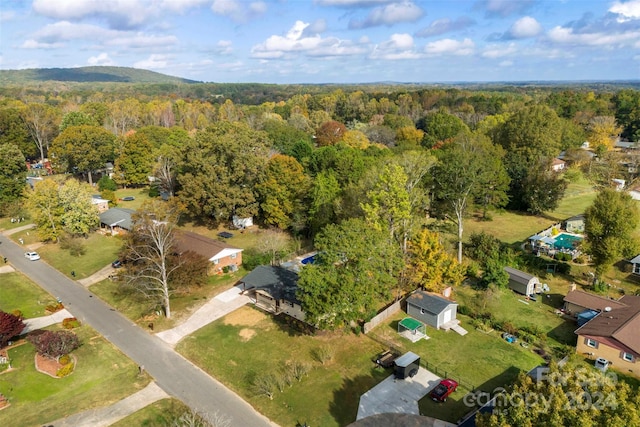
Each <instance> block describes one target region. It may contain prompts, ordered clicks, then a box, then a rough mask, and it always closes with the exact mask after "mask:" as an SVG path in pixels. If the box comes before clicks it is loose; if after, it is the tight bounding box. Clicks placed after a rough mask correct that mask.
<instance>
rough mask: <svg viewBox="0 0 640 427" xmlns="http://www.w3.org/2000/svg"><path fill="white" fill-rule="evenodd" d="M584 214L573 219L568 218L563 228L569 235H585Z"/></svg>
mask: <svg viewBox="0 0 640 427" xmlns="http://www.w3.org/2000/svg"><path fill="white" fill-rule="evenodd" d="M584 221H585V218H584V214H579V215H575V216H572V217H571V218H567V219H565V220H564V221H563V223H562V228H564V229H565V230H567V231H568V232H569V233H578V234H581V233H584Z"/></svg>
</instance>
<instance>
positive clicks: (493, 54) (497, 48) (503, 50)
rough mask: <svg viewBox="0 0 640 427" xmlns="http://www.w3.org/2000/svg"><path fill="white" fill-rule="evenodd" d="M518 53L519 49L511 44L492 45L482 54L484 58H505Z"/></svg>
mask: <svg viewBox="0 0 640 427" xmlns="http://www.w3.org/2000/svg"><path fill="white" fill-rule="evenodd" d="M516 52H518V47H517V46H516V45H515V43H510V44H509V45H508V46H504V45H491V46H489V47H488V48H486V49H485V50H484V51H483V52H482V56H483V57H484V58H500V57H503V56H508V55H512V54H514V53H516Z"/></svg>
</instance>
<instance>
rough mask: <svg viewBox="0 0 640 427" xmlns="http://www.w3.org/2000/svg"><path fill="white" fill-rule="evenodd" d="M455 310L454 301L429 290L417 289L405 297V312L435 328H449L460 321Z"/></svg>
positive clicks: (456, 308)
mask: <svg viewBox="0 0 640 427" xmlns="http://www.w3.org/2000/svg"><path fill="white" fill-rule="evenodd" d="M457 312H458V304H457V303H456V302H455V301H451V300H449V299H446V298H444V297H442V296H440V295H438V294H434V293H431V292H425V291H421V290H417V291H414V292H413V293H412V294H411V295H410V296H409V297H408V298H407V314H408V315H409V316H411V317H413V318H415V319H418V320H420V321H421V322H424V323H426V324H427V325H429V326H432V327H434V328H436V329H451V328H452V327H453V326H455V325H457V324H458V323H460V321H459V320H457V319H456V314H457Z"/></svg>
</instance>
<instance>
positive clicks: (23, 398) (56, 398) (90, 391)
mask: <svg viewBox="0 0 640 427" xmlns="http://www.w3.org/2000/svg"><path fill="white" fill-rule="evenodd" d="M74 332H76V333H77V334H78V336H79V337H80V341H81V343H82V345H81V346H80V348H78V349H77V350H75V351H74V352H73V354H74V355H75V356H76V357H77V359H78V363H77V366H76V370H75V371H74V372H73V373H72V374H71V375H69V376H68V377H65V378H52V377H49V376H48V375H45V374H42V373H40V372H38V371H36V369H35V366H34V354H35V351H34V348H33V346H32V345H31V344H29V343H25V344H23V345H20V346H18V347H15V348H12V349H11V350H9V357H10V358H11V361H12V365H13V368H14V369H13V370H11V371H9V372H5V373H3V374H2V375H0V393H2V394H4V395H5V396H6V397H8V398H9V401H10V403H11V406H10V407H8V408H6V409H4V410H2V411H0V425H3V426H12V427H22V426H25V427H27V426H35V425H44V424H46V423H47V422H50V421H54V420H56V419H59V418H63V417H66V416H69V415H72V414H74V413H76V412H80V411H83V410H86V409H91V408H95V407H101V406H105V405H109V404H112V403H114V402H116V401H118V400H120V399H122V398H124V397H126V396H129V395H130V394H132V393H135V392H136V391H138V390H140V389H142V388H143V387H145V386H146V385H147V384H148V383H149V378H148V377H147V376H146V375H144V376H140V375H139V373H138V367H137V365H136V364H135V363H133V362H132V361H131V360H129V359H128V358H127V357H126V356H124V355H123V354H122V353H120V351H119V350H117V349H116V348H115V347H113V346H112V345H111V344H110V343H109V342H107V341H106V340H105V339H104V338H102V337H101V336H100V335H98V334H97V333H96V332H95V331H94V330H93V329H91V328H89V327H88V326H81V327H80V328H78V329H76V330H75V331H74Z"/></svg>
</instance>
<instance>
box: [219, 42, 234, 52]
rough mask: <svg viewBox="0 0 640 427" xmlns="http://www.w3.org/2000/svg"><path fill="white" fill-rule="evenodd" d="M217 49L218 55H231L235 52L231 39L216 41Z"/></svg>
mask: <svg viewBox="0 0 640 427" xmlns="http://www.w3.org/2000/svg"><path fill="white" fill-rule="evenodd" d="M215 51H216V53H217V54H218V55H230V54H231V53H232V52H233V42H231V40H220V41H218V43H216V48H215Z"/></svg>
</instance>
